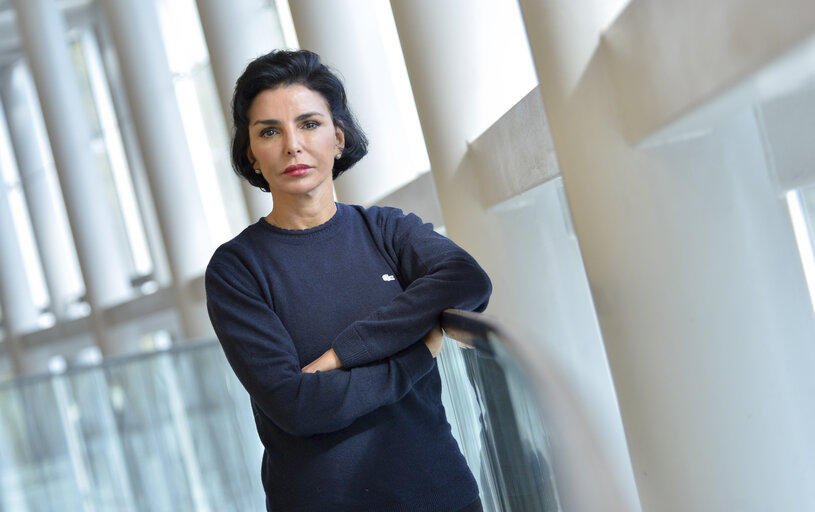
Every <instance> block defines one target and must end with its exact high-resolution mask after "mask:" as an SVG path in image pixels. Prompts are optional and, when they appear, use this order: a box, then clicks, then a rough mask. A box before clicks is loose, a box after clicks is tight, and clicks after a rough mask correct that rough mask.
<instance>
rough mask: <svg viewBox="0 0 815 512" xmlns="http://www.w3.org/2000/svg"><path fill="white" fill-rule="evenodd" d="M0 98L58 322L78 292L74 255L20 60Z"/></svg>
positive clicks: (30, 86)
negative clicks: (75, 291)
mask: <svg viewBox="0 0 815 512" xmlns="http://www.w3.org/2000/svg"><path fill="white" fill-rule="evenodd" d="M0 80H1V81H2V83H0V98H2V103H3V107H4V109H5V113H6V121H7V122H8V128H9V136H10V138H11V143H12V146H13V148H14V155H15V156H16V159H17V169H18V170H19V173H20V182H21V184H22V186H23V191H24V192H25V199H26V203H27V205H28V214H29V216H30V218H31V224H32V229H33V231H34V239H35V240H36V242H37V248H38V249H39V253H40V260H41V262H42V267H43V273H44V274H45V281H46V284H47V286H48V293H49V296H50V299H51V309H52V311H53V313H54V315H56V317H57V319H58V320H59V319H63V318H64V316H65V312H66V307H67V305H68V301H69V300H70V299H71V298H72V297H71V294H72V292H71V290H76V289H79V288H81V286H82V285H81V276H80V271H79V264H78V262H77V260H76V251H75V250H74V248H73V246H72V245H71V240H70V229H69V227H68V226H67V224H66V222H65V219H66V215H65V209H64V208H63V207H62V200H61V199H60V197H59V193H60V191H59V184H58V183H57V182H56V179H55V178H56V176H55V174H54V172H53V166H54V161H53V156H52V155H51V148H50V147H49V145H48V140H47V137H46V134H45V123H44V121H43V117H42V110H41V109H40V106H39V103H38V101H37V97H36V91H35V90H34V84H33V82H32V80H31V74H30V72H29V70H28V68H27V67H26V66H25V65H24V63H23V62H22V61H20V62H17V63H15V64H14V65H13V66H12V67H11V68H10V69H9V70H8V71H7V72H6V73H3V76H2V78H0Z"/></svg>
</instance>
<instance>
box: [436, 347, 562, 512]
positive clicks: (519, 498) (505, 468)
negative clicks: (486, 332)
mask: <svg viewBox="0 0 815 512" xmlns="http://www.w3.org/2000/svg"><path fill="white" fill-rule="evenodd" d="M447 335H448V336H449V333H447ZM468 345H469V342H468ZM473 345H474V346H475V347H477V348H467V349H459V348H457V347H456V346H455V345H454V344H453V343H446V344H445V348H444V351H443V354H442V356H441V359H440V362H439V367H440V370H441V372H442V376H443V379H444V382H445V393H446V394H447V400H448V401H449V402H450V403H451V404H452V408H450V409H448V416H449V417H450V421H451V424H453V427H454V428H453V432H454V434H456V435H457V439H458V440H459V444H460V445H461V446H462V451H463V452H464V454H465V457H466V458H467V461H468V463H469V464H470V469H471V470H472V472H473V474H474V475H475V476H476V479H477V480H478V481H479V485H480V489H481V500H482V502H483V503H484V510H486V511H535V512H541V511H543V512H549V511H552V512H554V511H559V510H561V509H560V506H559V504H558V499H557V493H556V490H555V486H554V481H553V477H552V472H551V466H550V462H549V461H550V460H551V457H550V450H549V447H548V441H547V435H546V430H545V428H544V425H543V424H542V423H541V414H540V412H539V411H538V410H537V406H536V405H535V401H534V399H533V397H532V396H530V394H529V391H528V390H529V389H531V388H530V383H529V382H528V381H527V379H526V378H525V377H524V374H523V371H522V370H521V368H520V367H519V366H518V364H517V362H516V361H515V360H514V358H513V356H511V355H510V354H509V353H508V352H507V351H506V350H505V349H504V348H503V346H502V344H501V342H500V340H497V339H494V338H493V337H491V335H490V336H484V337H483V338H480V339H477V340H473Z"/></svg>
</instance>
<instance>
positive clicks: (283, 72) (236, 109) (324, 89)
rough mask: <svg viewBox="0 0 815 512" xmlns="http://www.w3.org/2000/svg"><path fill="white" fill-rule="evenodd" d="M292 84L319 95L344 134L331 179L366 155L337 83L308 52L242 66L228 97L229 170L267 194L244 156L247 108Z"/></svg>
mask: <svg viewBox="0 0 815 512" xmlns="http://www.w3.org/2000/svg"><path fill="white" fill-rule="evenodd" d="M295 84H300V85H304V86H306V87H308V88H309V89H311V90H312V91H315V92H318V93H320V94H321V95H322V97H323V98H325V101H326V103H328V108H329V109H330V110H331V117H332V118H333V120H334V124H335V125H336V126H337V127H339V128H340V129H341V130H342V131H343V133H344V134H345V147H344V148H343V150H342V158H340V159H339V160H336V161H335V162H334V171H333V176H334V178H336V177H337V176H339V175H340V174H342V173H343V172H345V171H347V170H348V169H349V168H350V167H351V166H353V165H354V164H355V163H357V162H358V161H359V160H360V159H361V158H362V157H363V156H365V155H366V154H367V153H368V139H367V137H365V134H364V133H363V132H362V130H361V129H360V127H359V126H358V125H357V122H356V120H355V119H354V115H353V114H352V113H351V111H350V110H349V109H348V100H347V98H346V96H345V88H344V87H343V85H342V82H341V81H340V79H339V78H337V76H336V75H334V73H332V72H331V71H330V70H329V69H328V68H327V67H326V66H325V65H324V64H323V63H322V62H320V57H319V56H318V55H317V54H316V53H313V52H310V51H308V50H275V51H272V52H271V53H267V54H266V55H262V56H260V57H258V58H257V59H255V60H253V61H252V62H250V63H249V65H248V66H246V69H245V70H244V72H243V74H242V75H241V76H240V78H238V81H237V82H236V83H235V93H234V95H233V96H232V119H233V128H232V130H233V133H232V168H233V169H234V170H235V172H236V173H237V174H238V175H239V176H243V177H244V178H245V179H246V180H247V181H248V182H249V183H250V184H251V185H254V186H256V187H258V188H260V189H261V190H263V191H264V192H268V191H269V183H267V182H266V179H265V178H264V177H263V175H261V174H257V173H255V171H254V169H253V168H252V162H250V161H249V157H248V156H246V150H247V149H248V148H249V107H251V106H252V101H254V99H255V97H256V96H257V95H258V94H260V93H261V92H263V91H265V90H267V89H275V88H277V87H281V86H288V85H295Z"/></svg>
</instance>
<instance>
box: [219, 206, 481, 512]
mask: <svg viewBox="0 0 815 512" xmlns="http://www.w3.org/2000/svg"><path fill="white" fill-rule="evenodd" d="M206 290H207V306H208V310H209V315H210V319H211V320H212V325H213V327H214V328H215V332H216V334H217V336H218V339H219V340H220V342H221V345H222V346H223V349H224V352H225V354H226V356H227V359H228V360H229V363H230V365H231V366H232V368H233V369H234V371H235V373H236V375H237V376H238V378H239V379H240V381H241V382H242V383H243V385H244V386H245V387H246V389H247V391H248V392H249V395H250V396H251V401H252V409H253V411H254V415H255V422H256V424H257V429H258V434H259V435H260V439H261V441H262V443H263V446H264V448H265V452H264V457H263V466H262V479H263V485H264V488H265V490H266V498H267V509H268V510H272V511H276V512H277V511H299V510H302V511H323V510H326V511H343V510H348V511H354V512H356V511H366V510H376V511H391V510H393V511H411V512H420V511H444V512H446V511H455V510H458V509H459V508H461V507H463V506H465V505H467V504H468V503H470V502H472V501H473V500H475V499H476V497H477V496H478V489H477V486H476V483H475V481H474V479H473V477H472V475H471V473H470V471H469V469H468V468H467V465H466V462H465V460H464V457H463V456H462V455H461V452H460V451H459V448H458V445H457V443H456V442H455V440H454V439H453V437H452V434H451V431H450V425H449V424H448V423H447V420H446V417H445V413H444V408H443V407H442V404H441V397H440V392H441V380H440V377H439V372H438V368H437V366H436V362H435V359H433V357H432V355H431V354H430V351H429V350H428V349H427V347H426V346H425V344H424V343H423V342H422V341H421V338H422V337H423V335H424V334H425V333H426V332H427V331H429V330H430V329H431V328H432V327H433V326H434V325H435V323H436V322H437V321H438V318H439V314H440V313H441V312H442V311H443V310H444V309H446V308H459V309H467V310H476V311H480V310H483V308H484V307H486V304H487V300H488V297H489V295H490V292H491V285H490V281H489V279H488V277H487V275H486V274H485V273H484V271H483V270H482V269H481V268H480V267H479V266H478V264H477V263H476V262H475V261H474V260H473V258H472V257H470V256H469V255H468V254H467V253H466V252H465V251H463V250H462V249H461V248H459V247H458V246H456V245H455V244H454V243H453V242H451V241H450V240H449V239H447V238H445V237H444V236H441V235H439V234H437V233H435V232H434V231H433V229H432V226H431V225H429V224H423V223H422V222H421V221H420V220H419V218H418V217H416V216H415V215H412V214H410V215H404V214H402V212H401V211H400V210H396V209H393V208H378V207H374V208H369V209H364V208H362V207H358V206H349V205H345V204H341V203H338V204H337V213H336V214H335V215H334V216H333V217H332V218H331V219H330V220H329V221H328V222H326V223H325V224H322V225H320V226H317V227H315V228H311V229H306V230H300V231H292V230H283V229H279V228H276V227H274V226H272V225H270V224H268V223H267V222H266V221H265V220H264V219H261V220H260V221H259V222H257V223H255V224H253V225H251V226H249V227H248V228H246V229H245V230H244V231H243V232H242V233H240V234H239V235H238V236H236V237H235V238H234V239H232V240H231V241H229V242H227V243H225V244H224V245H222V246H221V247H219V248H218V249H217V250H216V252H215V254H214V255H213V257H212V260H211V261H210V263H209V266H208V267H207V272H206ZM332 347H333V348H334V350H335V352H336V353H337V355H338V357H339V358H340V360H341V361H342V365H343V368H341V369H339V370H333V371H328V372H317V373H313V374H302V373H300V369H301V368H302V367H303V366H305V365H307V364H308V363H310V362H311V361H313V360H314V359H316V358H317V357H319V356H320V355H321V354H322V353H323V352H325V351H326V350H328V349H329V348H332Z"/></svg>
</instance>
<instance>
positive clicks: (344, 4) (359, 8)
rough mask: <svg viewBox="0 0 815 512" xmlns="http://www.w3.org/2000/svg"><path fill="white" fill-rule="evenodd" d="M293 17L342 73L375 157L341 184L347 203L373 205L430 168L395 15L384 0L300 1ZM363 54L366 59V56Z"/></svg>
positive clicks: (308, 42) (302, 36) (305, 43)
mask: <svg viewBox="0 0 815 512" xmlns="http://www.w3.org/2000/svg"><path fill="white" fill-rule="evenodd" d="M290 7H291V14H292V19H293V20H294V27H295V29H296V31H297V39H298V40H299V41H300V47H301V48H303V49H306V50H312V51H314V52H316V53H318V54H319V55H320V56H321V57H322V59H323V62H324V63H326V64H327V65H328V66H329V67H331V68H334V69H336V70H337V71H339V75H340V77H341V78H342V79H343V81H344V83H345V86H346V92H347V93H348V101H349V104H350V106H351V108H352V110H353V111H354V113H355V114H356V115H357V117H358V120H359V123H360V125H361V126H362V128H363V130H364V131H365V132H366V134H367V135H368V139H369V141H370V147H369V153H368V156H366V157H365V158H364V159H363V160H362V161H360V162H359V163H358V164H356V166H354V168H352V169H351V170H350V171H349V172H348V173H347V174H345V175H343V176H342V177H340V178H339V179H338V180H337V182H336V190H337V197H338V198H339V199H340V200H341V201H344V202H348V203H358V204H363V205H367V204H371V203H373V202H375V201H376V200H377V199H379V198H380V197H383V196H385V195H387V194H389V193H390V192H393V191H394V190H395V189H397V188H399V187H401V186H402V185H404V184H406V183H408V182H409V181H411V180H413V179H414V178H415V177H416V176H418V175H419V174H420V173H421V172H423V171H426V170H427V165H428V164H427V160H426V158H425V148H424V144H423V143H422V140H421V136H420V134H421V129H420V128H419V126H418V122H417V117H416V111H415V107H414V103H413V98H412V96H411V93H410V89H409V88H408V87H407V84H408V80H407V76H406V72H405V65H404V61H403V60H402V57H401V55H400V54H399V52H398V51H394V52H391V51H390V50H391V49H392V48H393V49H396V48H398V38H397V36H396V31H395V29H394V22H393V15H392V13H391V12H390V9H388V5H387V3H385V2H380V1H378V0H342V1H336V0H302V1H300V0H298V1H297V2H291V3H290ZM363 56H364V57H363Z"/></svg>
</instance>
